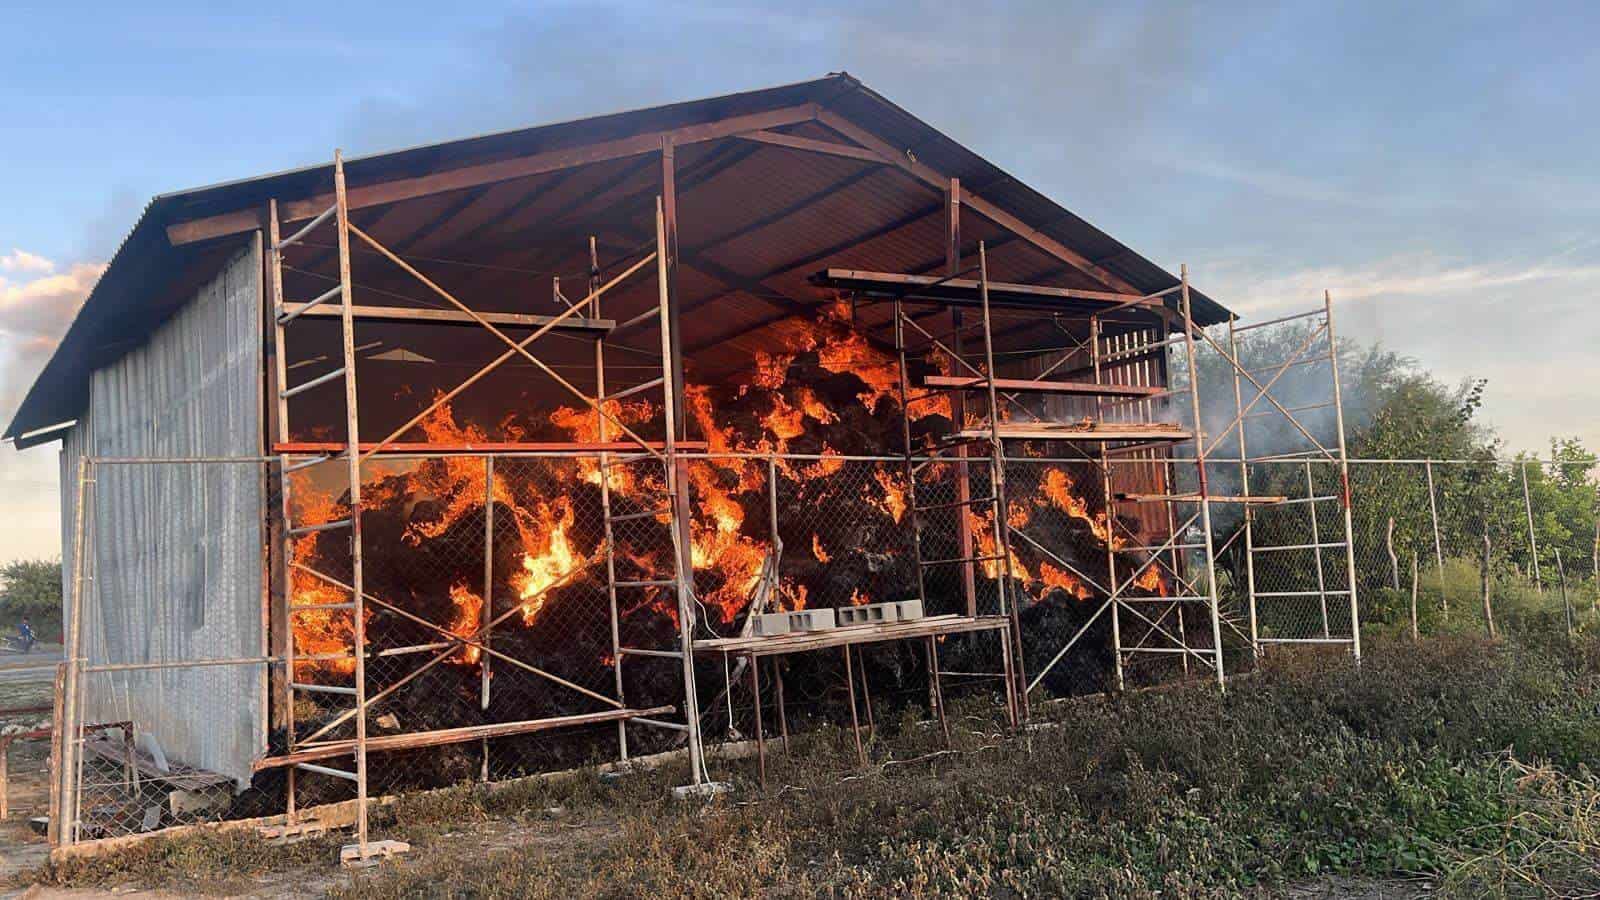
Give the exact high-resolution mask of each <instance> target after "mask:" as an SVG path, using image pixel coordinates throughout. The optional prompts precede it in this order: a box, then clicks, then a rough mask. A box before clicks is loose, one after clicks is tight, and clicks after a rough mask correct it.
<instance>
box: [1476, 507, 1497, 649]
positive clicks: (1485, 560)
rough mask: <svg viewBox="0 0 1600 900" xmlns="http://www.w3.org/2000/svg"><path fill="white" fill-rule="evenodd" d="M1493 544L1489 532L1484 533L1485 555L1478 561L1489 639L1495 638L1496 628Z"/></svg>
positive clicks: (1484, 618) (1484, 617)
mask: <svg viewBox="0 0 1600 900" xmlns="http://www.w3.org/2000/svg"><path fill="white" fill-rule="evenodd" d="M1491 549H1492V546H1491V545H1490V543H1489V533H1488V532H1484V535H1483V557H1482V558H1481V559H1480V560H1479V563H1478V575H1479V577H1480V579H1481V580H1482V583H1483V625H1484V628H1485V629H1487V630H1488V632H1489V639H1490V640H1493V639H1494V638H1495V630H1494V605H1493V604H1492V603H1490V602H1489V553H1490V551H1491Z"/></svg>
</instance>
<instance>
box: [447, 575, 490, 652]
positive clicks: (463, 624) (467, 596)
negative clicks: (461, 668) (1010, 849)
mask: <svg viewBox="0 0 1600 900" xmlns="http://www.w3.org/2000/svg"><path fill="white" fill-rule="evenodd" d="M450 602H451V603H452V604H454V606H455V615H454V616H452V617H451V619H450V633H451V634H454V635H456V636H458V637H464V638H470V637H472V636H473V635H475V634H477V633H478V626H479V625H480V624H481V623H482V620H481V618H480V617H481V616H482V615H483V598H482V597H481V596H479V595H478V593H477V592H476V591H473V590H472V589H471V588H469V587H467V586H466V585H465V584H463V583H461V582H456V583H455V584H452V585H450ZM482 653H483V651H482V649H481V648H478V647H472V646H467V647H463V648H461V656H460V658H459V661H460V662H461V663H462V664H464V665H469V666H470V665H474V664H476V663H477V662H478V659H479V657H480V656H482Z"/></svg>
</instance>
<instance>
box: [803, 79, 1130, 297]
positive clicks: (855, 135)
mask: <svg viewBox="0 0 1600 900" xmlns="http://www.w3.org/2000/svg"><path fill="white" fill-rule="evenodd" d="M817 119H818V120H819V121H821V122H822V123H823V124H824V125H827V126H828V127H829V128H832V129H833V130H834V131H837V132H839V133H840V134H841V135H844V136H845V137H847V138H849V139H850V140H852V141H855V142H856V143H857V144H860V145H861V146H863V147H867V148H869V149H872V150H876V151H877V152H878V153H879V155H881V156H882V157H883V158H884V161H886V162H888V163H890V164H892V165H895V166H898V167H899V168H900V169H901V170H903V171H905V172H906V173H908V174H910V175H911V176H912V177H914V178H916V179H918V180H919V181H922V182H924V183H926V184H927V185H928V186H930V187H932V188H933V189H935V190H939V191H943V190H944V189H945V186H946V184H948V182H949V178H948V177H947V176H945V175H943V174H941V173H939V172H938V171H936V170H934V169H933V168H931V167H930V166H927V165H925V164H923V163H920V162H918V161H916V160H915V159H913V158H911V157H910V156H908V155H907V154H905V153H902V152H900V151H899V150H898V149H896V148H895V147H894V146H893V145H891V144H889V143H888V142H886V141H884V140H883V139H882V138H880V137H878V136H877V135H875V134H873V133H872V132H870V131H867V130H866V129H864V128H862V127H860V126H859V125H857V124H855V123H854V122H852V121H850V120H849V119H846V118H844V117H843V116H841V115H839V114H837V113H834V112H831V111H829V110H825V109H824V110H820V111H819V112H818V113H817ZM960 199H961V203H962V204H963V205H965V206H968V207H971V209H972V211H973V212H975V213H977V214H978V215H981V216H983V217H984V218H986V219H988V220H990V221H992V222H994V223H995V224H996V225H999V226H1000V227H1002V228H1004V229H1006V230H1007V231H1010V232H1012V233H1013V234H1015V235H1017V236H1018V237H1020V238H1022V239H1023V240H1025V241H1027V242H1028V243H1030V244H1032V245H1034V246H1035V247H1038V248H1039V249H1040V250H1043V251H1044V252H1046V253H1048V254H1050V255H1051V256H1054V257H1055V258H1057V259H1059V260H1061V261H1062V262H1065V263H1070V264H1071V265H1072V266H1073V267H1075V268H1077V269H1079V270H1080V271H1082V272H1084V273H1085V274H1087V275H1089V276H1090V277H1092V278H1094V280H1096V281H1098V282H1100V283H1101V284H1103V285H1105V286H1106V287H1108V288H1110V289H1112V290H1113V291H1121V292H1126V293H1129V294H1138V293H1141V292H1140V291H1139V289H1138V288H1135V287H1134V286H1133V285H1131V284H1129V283H1128V282H1127V281H1125V280H1123V279H1122V278H1121V277H1120V276H1118V275H1116V274H1114V273H1112V272H1110V271H1108V270H1106V269H1104V268H1102V267H1100V266H1098V265H1096V264H1095V263H1094V262H1093V261H1092V260H1090V259H1089V258H1088V257H1087V256H1084V255H1083V254H1081V253H1079V252H1078V251H1076V250H1073V249H1072V248H1071V247H1068V246H1066V245H1065V244H1063V243H1061V242H1060V241H1058V240H1056V239H1055V238H1052V237H1050V236H1049V235H1047V234H1044V233H1043V232H1041V231H1039V230H1038V229H1037V228H1034V227H1033V226H1031V225H1029V224H1027V223H1026V222H1024V221H1022V220H1021V219H1019V218H1017V217H1016V216H1014V215H1012V214H1011V213H1009V212H1006V211H1005V210H1003V209H1001V208H1000V207H998V206H995V205H994V204H993V203H990V202H989V201H987V200H985V199H983V198H982V197H979V196H978V195H976V194H974V193H972V192H971V191H969V190H966V189H964V188H963V189H961V193H960Z"/></svg>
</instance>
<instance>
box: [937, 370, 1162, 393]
mask: <svg viewBox="0 0 1600 900" xmlns="http://www.w3.org/2000/svg"><path fill="white" fill-rule="evenodd" d="M922 384H923V386H924V387H930V388H960V389H964V390H965V389H970V390H979V389H983V388H986V387H987V386H988V382H987V381H986V380H984V379H982V378H973V377H969V376H961V375H929V376H927V377H926V378H924V379H922ZM994 386H995V390H999V391H1006V392H1016V393H1027V392H1034V393H1041V394H1082V395H1084V396H1090V397H1153V396H1155V395H1156V394H1164V393H1166V392H1167V389H1166V388H1159V387H1145V386H1143V385H1134V384H1095V383H1093V382H1087V381H1038V380H1033V379H1028V378H996V379H995V380H994Z"/></svg>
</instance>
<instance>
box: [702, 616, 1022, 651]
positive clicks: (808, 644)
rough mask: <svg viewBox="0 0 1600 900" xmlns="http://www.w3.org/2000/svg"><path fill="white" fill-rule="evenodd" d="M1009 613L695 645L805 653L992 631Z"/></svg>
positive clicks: (1006, 621)
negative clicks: (858, 645)
mask: <svg viewBox="0 0 1600 900" xmlns="http://www.w3.org/2000/svg"><path fill="white" fill-rule="evenodd" d="M1009 624H1010V620H1009V619H1007V618H1006V617H1005V616H958V615H954V614H952V615H944V616H929V617H928V618H925V619H917V620H915V621H911V622H892V623H888V624H874V625H846V626H844V627H843V628H830V629H827V630H826V631H805V632H791V633H789V634H778V635H772V636H769V637H761V636H750V637H732V638H717V639H715V640H708V641H696V642H695V645H694V649H695V650H696V651H697V652H706V653H736V654H746V653H747V654H751V655H755V656H776V655H780V654H784V653H802V652H805V651H808V650H824V649H828V648H831V647H844V646H849V645H852V644H871V643H878V642H881V641H899V640H906V639H908V638H925V637H933V636H938V635H942V634H960V633H964V632H969V631H992V630H999V629H1004V628H1006V627H1008V626H1009Z"/></svg>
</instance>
